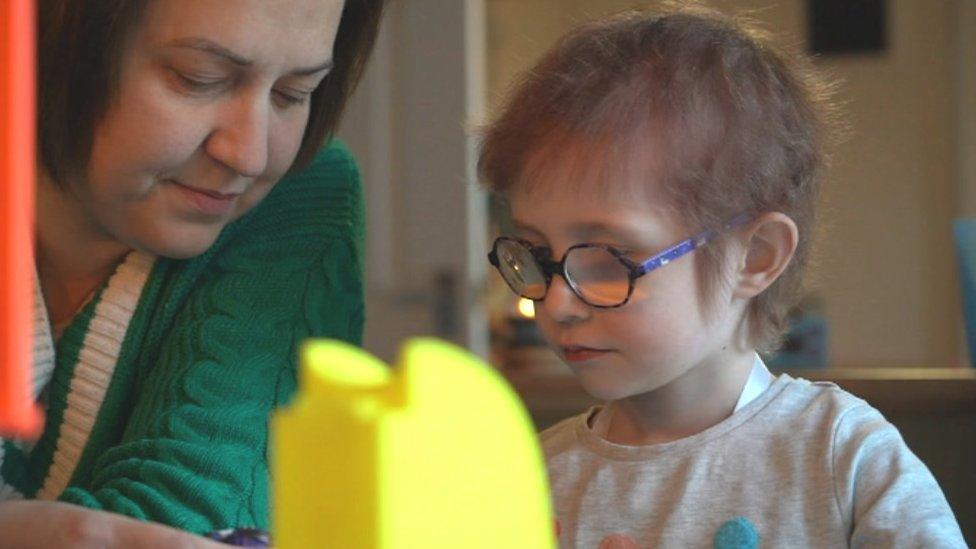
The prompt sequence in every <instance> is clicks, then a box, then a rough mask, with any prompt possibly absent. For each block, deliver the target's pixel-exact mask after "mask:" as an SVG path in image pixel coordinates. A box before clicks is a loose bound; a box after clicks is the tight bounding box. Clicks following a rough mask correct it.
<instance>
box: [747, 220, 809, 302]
mask: <svg viewBox="0 0 976 549" xmlns="http://www.w3.org/2000/svg"><path fill="white" fill-rule="evenodd" d="M744 231H745V232H744V234H743V242H744V243H745V248H746V253H745V255H744V257H743V259H742V260H741V262H740V264H739V266H738V272H737V277H736V284H735V296H736V297H740V298H744V299H748V298H751V297H755V296H756V295H759V294H760V293H762V291H763V290H765V289H766V288H768V287H769V285H770V284H772V283H773V282H775V281H776V279H777V278H779V275H780V274H782V273H783V271H784V270H786V266H787V265H789V264H790V260H791V259H792V258H793V252H795V251H796V244H797V241H798V239H799V232H798V231H797V228H796V223H794V222H793V220H792V219H790V217H789V216H787V215H786V214H782V213H779V212H765V213H763V214H760V215H759V216H758V217H756V218H755V219H753V220H752V222H751V223H749V224H748V225H747V226H746V228H745V229H744Z"/></svg>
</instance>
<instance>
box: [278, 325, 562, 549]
mask: <svg viewBox="0 0 976 549" xmlns="http://www.w3.org/2000/svg"><path fill="white" fill-rule="evenodd" d="M300 387H301V389H300V391H299V393H298V395H297V396H296V398H295V401H294V402H293V404H292V405H291V407H289V408H287V409H284V410H282V411H280V412H279V413H278V414H276V416H275V417H274V418H273V420H272V422H273V430H272V432H273V436H274V441H273V443H274V446H273V448H274V453H273V455H272V459H273V480H274V492H273V493H274V504H273V506H272V507H273V510H274V511H273V513H274V515H273V519H274V521H273V525H274V539H275V546H276V547H279V548H282V549H290V548H295V549H297V548H302V549H305V548H310V547H341V548H343V549H357V548H364V549H366V548H368V549H381V548H382V549H392V548H418V549H419V548H423V549H436V548H448V547H449V548H452V549H453V548H462V547H463V548H465V549H479V548H485V549H488V548H490V549H499V548H506V549H507V548H522V547H525V548H533V549H534V548H540V549H543V548H551V547H555V530H554V526H553V519H552V516H553V515H552V513H551V511H550V507H549V495H548V494H549V492H548V488H547V481H546V474H545V469H544V465H543V459H542V454H541V451H540V449H539V446H538V443H537V438H536V435H535V433H534V431H533V429H532V427H531V423H530V422H529V419H528V416H527V414H526V412H525V410H524V408H523V406H522V404H521V402H520V401H519V399H518V397H517V396H516V395H515V393H514V392H513V391H512V390H511V388H510V387H509V386H508V385H507V384H506V383H505V381H503V380H502V378H501V376H499V375H498V374H497V373H496V372H495V371H494V370H493V369H491V368H490V367H488V366H486V365H485V364H483V363H482V362H480V361H479V360H478V359H477V358H475V357H473V356H472V355H470V354H469V353H467V352H466V351H464V350H462V349H460V348H458V347H455V346H453V345H450V344H448V343H444V342H440V341H437V340H434V339H415V340H412V341H409V342H408V343H407V344H406V346H405V347H404V348H403V350H402V351H401V356H400V360H399V366H398V367H397V368H396V369H390V368H389V367H388V366H387V365H385V364H384V363H382V362H381V361H379V360H378V359H376V358H375V357H373V356H372V355H369V354H368V353H366V352H364V351H362V350H360V349H358V348H356V347H353V346H350V345H348V344H345V343H341V342H334V341H311V342H308V343H306V344H305V346H304V347H303V350H302V371H301V374H300Z"/></svg>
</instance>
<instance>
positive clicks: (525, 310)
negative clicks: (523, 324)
mask: <svg viewBox="0 0 976 549" xmlns="http://www.w3.org/2000/svg"><path fill="white" fill-rule="evenodd" d="M518 311H519V314H520V315H522V316H524V317H525V318H535V303H533V302H532V300H531V299H527V298H524V297H523V298H522V299H520V300H519V302H518Z"/></svg>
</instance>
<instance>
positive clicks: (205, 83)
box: [173, 69, 228, 93]
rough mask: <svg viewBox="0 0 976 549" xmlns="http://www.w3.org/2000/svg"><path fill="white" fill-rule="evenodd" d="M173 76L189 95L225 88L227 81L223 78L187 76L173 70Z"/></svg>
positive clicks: (197, 75) (200, 75)
mask: <svg viewBox="0 0 976 549" xmlns="http://www.w3.org/2000/svg"><path fill="white" fill-rule="evenodd" d="M173 74H174V75H176V79H177V80H178V81H179V83H180V85H181V86H182V87H183V89H184V90H186V91H189V92H191V93H206V92H212V91H215V90H218V89H220V88H222V87H223V86H225V85H226V84H227V81H228V79H227V77H224V76H217V75H202V74H188V73H184V72H181V71H178V70H175V69H174V70H173Z"/></svg>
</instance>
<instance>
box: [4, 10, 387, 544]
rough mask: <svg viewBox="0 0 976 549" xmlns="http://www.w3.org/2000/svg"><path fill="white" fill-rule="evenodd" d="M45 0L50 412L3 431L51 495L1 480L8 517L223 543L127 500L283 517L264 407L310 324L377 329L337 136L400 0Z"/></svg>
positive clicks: (23, 482)
mask: <svg viewBox="0 0 976 549" xmlns="http://www.w3.org/2000/svg"><path fill="white" fill-rule="evenodd" d="M39 4H40V5H39V8H40V9H39V28H40V29H41V30H40V47H39V56H40V59H39V64H40V75H39V92H40V95H39V114H40V116H39V149H40V155H39V157H40V169H39V174H40V175H39V178H38V182H37V186H36V190H37V208H38V209H37V254H36V255H37V259H36V262H37V263H36V265H37V272H38V279H39V282H40V284H39V286H40V291H41V293H40V296H39V299H38V304H39V306H38V311H37V312H38V316H39V317H43V315H47V317H48V319H49V322H44V321H41V322H38V323H37V324H38V327H37V336H36V337H37V339H36V341H38V342H40V345H38V348H39V349H42V348H43V347H44V346H43V343H44V342H45V341H50V342H52V343H53V345H52V346H51V350H52V351H53V352H47V353H45V352H39V353H36V358H35V371H36V375H35V377H38V378H39V379H38V382H37V387H36V390H37V394H38V398H39V400H40V402H41V403H42V404H44V406H45V409H46V426H45V430H44V433H43V435H42V436H41V438H40V439H39V440H38V441H37V442H36V445H33V446H32V445H29V444H22V443H15V442H9V441H4V444H3V449H4V451H3V455H2V456H0V459H2V464H0V495H2V496H3V499H11V498H21V497H23V498H28V499H31V498H35V499H38V500H48V501H33V502H7V503H3V504H0V539H2V540H5V543H7V542H10V544H11V545H13V544H15V543H16V542H11V540H17V541H19V542H21V543H22V544H24V545H25V546H31V544H35V545H37V546H49V545H46V544H49V543H55V540H64V541H65V542H70V543H75V542H77V543H81V542H83V541H85V540H86V539H89V538H90V539H94V540H96V541H101V540H103V539H107V540H109V544H111V543H113V542H114V543H118V544H123V545H126V546H132V545H131V544H132V543H145V544H150V543H151V542H154V541H158V539H160V538H158V537H157V536H163V538H162V539H166V540H167V542H172V541H173V540H178V541H181V542H186V543H194V544H196V543H206V542H204V541H203V540H202V539H201V538H197V537H195V536H193V537H189V536H188V535H186V534H181V533H179V532H177V531H175V530H172V529H170V528H163V527H161V526H158V525H149V524H146V523H143V522H137V521H132V520H130V519H125V518H124V517H119V516H117V514H124V515H129V516H131V517H135V518H138V519H143V520H147V521H153V522H159V523H163V524H166V525H170V526H172V527H175V528H178V529H181V530H187V531H190V532H194V533H206V532H210V531H213V530H221V529H227V528H258V529H262V530H267V529H268V501H267V500H268V461H267V455H266V448H267V440H268V438H267V435H268V433H267V426H266V425H267V418H268V415H269V414H270V412H271V411H272V410H273V409H274V408H275V407H277V406H278V405H281V404H282V403H284V402H285V401H287V400H288V398H290V396H291V395H292V394H293V392H294V390H295V383H296V381H295V369H296V365H295V360H296V354H295V346H296V345H297V344H298V343H299V342H300V341H301V340H303V339H304V338H307V337H312V336H322V337H334V338H341V339H345V340H347V341H352V342H357V343H358V342H359V340H360V338H361V331H362V322H363V298H362V284H361V257H360V254H361V244H362V235H363V233H362V215H361V207H362V204H361V201H360V194H359V188H358V175H357V173H356V171H355V165H354V162H353V161H352V159H351V157H350V156H349V154H348V152H347V151H346V150H345V149H344V148H342V147H341V146H340V145H331V146H330V147H328V148H326V149H322V150H320V147H321V145H322V143H323V142H325V141H326V140H327V139H328V138H329V137H331V135H332V133H333V131H334V129H335V126H336V123H337V120H338V117H339V113H340V112H341V109H342V106H343V104H344V102H345V100H346V98H347V97H348V95H349V94H350V92H351V90H352V89H353V87H354V85H355V82H356V80H357V79H358V77H359V75H360V73H361V70H362V67H363V64H364V63H365V60H366V58H367V57H368V54H369V51H370V49H371V47H372V43H373V40H374V37H375V34H376V30H377V26H378V24H379V17H380V12H381V9H382V1H381V0H374V1H367V0H349V1H348V2H345V3H344V2H343V1H342V0H240V1H237V2H233V3H228V2H226V0H111V1H109V0H98V1H83V0H41V1H40V2H39ZM333 46H334V47H333ZM286 174H289V176H288V177H286V178H285V179H284V180H282V181H280V182H279V180H281V179H282V177H283V176H285V175H286ZM50 500H60V502H67V503H71V504H76V505H80V506H83V507H85V508H88V509H93V510H104V511H108V512H110V513H105V512H99V511H86V510H84V509H80V508H78V507H76V506H70V505H65V504H63V503H56V502H50ZM30 524H35V525H38V526H41V525H43V529H37V530H32V529H31V528H30V527H29V525H30ZM45 536H48V537H45ZM50 536H62V537H53V538H52V537H50ZM90 539H89V541H90ZM191 540H192V541H191Z"/></svg>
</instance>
